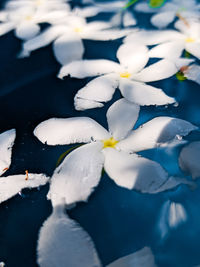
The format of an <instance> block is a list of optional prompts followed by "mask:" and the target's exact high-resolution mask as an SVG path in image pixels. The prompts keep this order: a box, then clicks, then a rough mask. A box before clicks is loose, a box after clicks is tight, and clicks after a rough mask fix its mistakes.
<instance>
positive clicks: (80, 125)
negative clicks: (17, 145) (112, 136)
mask: <svg viewBox="0 0 200 267" xmlns="http://www.w3.org/2000/svg"><path fill="white" fill-rule="evenodd" d="M34 135H35V136H36V137H37V138H38V139H39V140H40V141H41V142H42V143H47V144H48V145H66V144H73V143H88V142H91V140H101V139H106V138H109V133H108V132H107V131H106V129H104V128H103V127H102V126H101V125H100V124H98V123H97V122H96V121H94V120H92V119H90V118H87V117H74V118H67V119H58V118H52V119H49V120H46V121H43V122H41V123H40V124H39V125H38V126H37V127H36V128H35V130H34Z"/></svg>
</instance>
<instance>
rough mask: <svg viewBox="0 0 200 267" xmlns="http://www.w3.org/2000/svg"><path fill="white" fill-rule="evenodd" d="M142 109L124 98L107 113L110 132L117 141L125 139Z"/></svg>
mask: <svg viewBox="0 0 200 267" xmlns="http://www.w3.org/2000/svg"><path fill="white" fill-rule="evenodd" d="M139 111H140V107H139V106H138V105H135V104H133V103H131V102H129V101H127V100H126V99H124V98H122V99H120V100H118V101H116V102H115V103H114V104H112V106H110V108H109V109H108V111H107V114H106V116H107V121H108V127H109V132H110V133H111V135H112V136H113V137H114V139H116V140H121V139H123V138H125V137H126V136H127V135H128V133H129V132H130V131H131V130H132V129H133V127H134V125H135V122H136V121H137V119H138V115H139Z"/></svg>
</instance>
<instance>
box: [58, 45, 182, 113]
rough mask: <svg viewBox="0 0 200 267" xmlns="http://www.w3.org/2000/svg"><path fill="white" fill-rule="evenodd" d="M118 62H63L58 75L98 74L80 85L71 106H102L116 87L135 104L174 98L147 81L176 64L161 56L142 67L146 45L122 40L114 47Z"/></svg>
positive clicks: (166, 74) (165, 74) (173, 70)
mask: <svg viewBox="0 0 200 267" xmlns="http://www.w3.org/2000/svg"><path fill="white" fill-rule="evenodd" d="M117 58H118V60H119V63H117V62H114V61H111V60H82V61H74V62H72V63H70V64H68V65H66V66H63V67H62V68H61V70H60V73H59V75H58V77H59V78H63V77H64V76H66V75H70V76H71V77H76V78H85V77H91V76H100V77H97V78H95V79H94V80H92V81H91V82H89V83H88V84H87V85H86V86H85V87H83V88H82V89H80V90H79V91H78V93H77V94H76V96H75V108H76V109H77V110H84V109H89V108H95V107H102V106H103V105H104V104H103V102H107V101H109V100H110V99H111V98H112V96H113V94H114V92H115V89H116V88H117V87H118V88H119V90H120V91H121V94H122V96H123V97H125V98H126V99H127V100H129V101H131V102H133V103H136V104H138V105H165V104H171V103H174V102H175V99H174V98H173V97H169V96H167V95H166V94H165V93H164V92H163V91H162V90H161V89H158V88H156V87H153V86H150V85H147V84H146V82H152V81H158V80H162V79H165V78H168V77H170V76H172V75H174V74H175V73H176V72H177V71H178V68H177V67H176V65H175V64H174V63H173V62H171V61H168V60H161V61H159V62H157V63H155V64H152V65H150V66H148V67H146V68H145V65H146V64H147V62H148V60H149V55H148V49H147V47H146V46H144V45H141V44H137V43H134V44H132V43H131V44H130V43H128V44H123V45H121V46H120V47H119V49H118V51H117Z"/></svg>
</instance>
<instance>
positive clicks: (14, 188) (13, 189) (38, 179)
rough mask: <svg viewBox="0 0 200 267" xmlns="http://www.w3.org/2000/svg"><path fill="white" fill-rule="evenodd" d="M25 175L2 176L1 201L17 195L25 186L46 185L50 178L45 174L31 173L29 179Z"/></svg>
mask: <svg viewBox="0 0 200 267" xmlns="http://www.w3.org/2000/svg"><path fill="white" fill-rule="evenodd" d="M25 178H26V177H25V175H12V176H8V177H2V178H0V188H1V190H0V203H1V202H4V201H6V200H8V199H9V198H11V197H13V196H15V195H16V194H17V193H19V192H20V191H21V190H22V189H24V188H34V187H38V186H41V185H45V184H46V183H47V182H48V181H49V178H47V177H46V176H45V175H44V174H33V173H31V174H29V175H28V180H26V179H25Z"/></svg>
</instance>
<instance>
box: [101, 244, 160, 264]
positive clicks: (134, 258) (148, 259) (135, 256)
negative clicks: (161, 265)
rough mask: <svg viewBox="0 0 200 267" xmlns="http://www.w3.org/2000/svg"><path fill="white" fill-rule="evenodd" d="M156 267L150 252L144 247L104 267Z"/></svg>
mask: <svg viewBox="0 0 200 267" xmlns="http://www.w3.org/2000/svg"><path fill="white" fill-rule="evenodd" d="M141 266H145V267H156V264H155V260H154V256H153V254H152V251H151V249H150V248H148V247H144V248H143V249H140V250H138V251H136V252H134V253H132V254H129V255H127V256H125V257H122V258H119V259H117V260H116V261H114V262H112V263H110V264H109V265H107V266H106V267H141Z"/></svg>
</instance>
